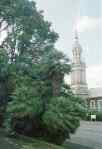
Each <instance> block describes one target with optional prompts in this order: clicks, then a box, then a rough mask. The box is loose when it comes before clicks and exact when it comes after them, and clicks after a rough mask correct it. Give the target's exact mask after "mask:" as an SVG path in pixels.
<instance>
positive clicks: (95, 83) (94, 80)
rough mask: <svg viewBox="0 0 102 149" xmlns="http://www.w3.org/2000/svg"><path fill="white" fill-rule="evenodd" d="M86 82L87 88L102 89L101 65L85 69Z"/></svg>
mask: <svg viewBox="0 0 102 149" xmlns="http://www.w3.org/2000/svg"><path fill="white" fill-rule="evenodd" d="M87 82H88V87H89V88H96V87H102V65H93V66H89V67H88V68H87Z"/></svg>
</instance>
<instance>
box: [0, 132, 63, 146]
mask: <svg viewBox="0 0 102 149" xmlns="http://www.w3.org/2000/svg"><path fill="white" fill-rule="evenodd" d="M0 149H64V148H63V147H60V146H56V145H53V144H49V143H46V142H43V141H39V140H34V139H31V138H27V137H21V138H19V139H11V138H7V137H5V134H4V132H3V130H0Z"/></svg>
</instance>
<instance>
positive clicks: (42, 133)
mask: <svg viewBox="0 0 102 149" xmlns="http://www.w3.org/2000/svg"><path fill="white" fill-rule="evenodd" d="M4 24H5V25H4ZM3 27H4V28H3ZM2 28H3V30H4V31H5V32H6V34H7V35H6V37H5V38H4V39H2V42H1V47H2V49H1V50H0V83H1V84H0V85H1V86H2V87H0V88H2V89H3V91H4V93H5V95H6V96H5V99H6V98H7V102H6V103H5V104H4V107H5V108H6V113H5V126H6V129H7V130H9V132H12V134H14V133H15V132H18V133H22V134H25V135H30V136H35V137H40V138H44V139H46V140H48V141H52V142H54V143H57V144H60V143H62V142H63V141H64V140H65V139H66V138H67V137H69V136H70V133H74V132H75V130H76V128H77V127H78V126H79V119H80V117H81V116H82V113H84V112H83V111H84V107H83V103H82V102H81V100H80V99H79V98H76V97H74V96H73V94H72V92H71V89H70V87H69V86H67V85H65V84H64V75H65V74H69V72H70V64H69V60H68V58H66V56H65V55H64V54H63V53H62V52H59V51H57V50H56V49H55V48H54V44H55V42H56V40H57V38H58V34H57V33H55V32H54V31H53V29H52V28H51V23H49V22H48V21H46V20H45V19H44V16H43V14H42V12H41V11H38V10H37V8H36V4H35V2H33V1H28V0H13V1H12V0H1V1H0V30H2ZM1 32H2V31H1ZM3 97H4V96H3ZM2 99H3V98H2ZM5 108H4V109H5Z"/></svg>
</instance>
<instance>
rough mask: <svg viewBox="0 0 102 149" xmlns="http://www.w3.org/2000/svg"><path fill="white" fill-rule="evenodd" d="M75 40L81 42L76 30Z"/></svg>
mask: <svg viewBox="0 0 102 149" xmlns="http://www.w3.org/2000/svg"><path fill="white" fill-rule="evenodd" d="M75 40H76V41H78V40H79V37H78V31H77V29H76V30H75Z"/></svg>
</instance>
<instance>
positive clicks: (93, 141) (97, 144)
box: [71, 122, 102, 149]
mask: <svg viewBox="0 0 102 149" xmlns="http://www.w3.org/2000/svg"><path fill="white" fill-rule="evenodd" d="M71 142H73V143H76V144H80V145H84V146H87V147H90V148H92V149H102V122H81V126H80V127H79V128H78V130H77V131H76V134H75V135H72V136H71Z"/></svg>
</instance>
